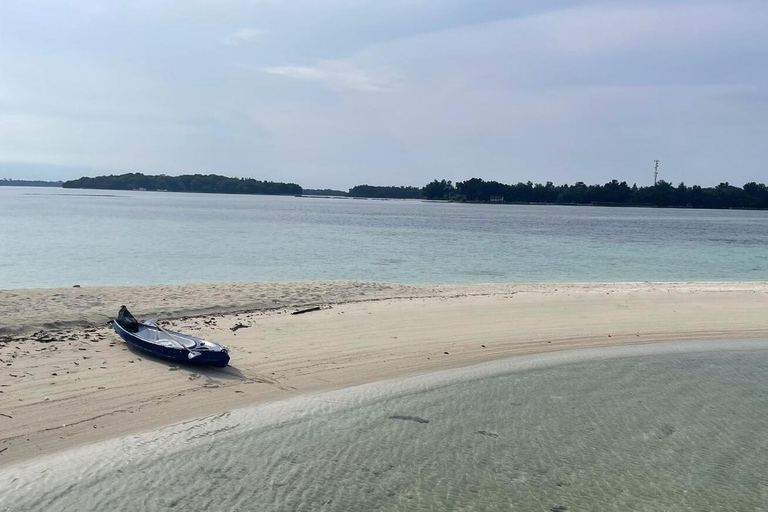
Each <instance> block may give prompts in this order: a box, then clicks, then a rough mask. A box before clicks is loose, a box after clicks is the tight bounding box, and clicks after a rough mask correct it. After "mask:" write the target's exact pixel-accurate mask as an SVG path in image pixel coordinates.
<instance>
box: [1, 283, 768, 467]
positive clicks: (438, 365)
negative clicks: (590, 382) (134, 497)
mask: <svg viewBox="0 0 768 512" xmlns="http://www.w3.org/2000/svg"><path fill="white" fill-rule="evenodd" d="M122 303H126V304H128V305H129V306H131V305H133V304H136V305H137V306H135V307H134V308H133V309H134V312H135V313H136V314H137V316H140V317H142V316H145V315H149V316H153V317H156V316H160V317H161V318H169V319H172V320H170V321H168V322H167V323H166V325H167V326H172V327H174V328H176V329H178V330H181V331H184V332H190V333H193V334H196V335H198V336H202V337H205V338H209V339H212V340H215V341H218V342H220V343H222V344H224V345H225V346H227V347H228V348H229V349H230V353H231V356H232V361H231V362H232V364H231V366H230V367H228V368H226V369H223V370H219V369H203V368H196V367H191V366H178V365H175V364H173V363H169V362H166V361H160V360H156V359H154V358H151V357H148V356H146V355H143V354H141V353H138V352H134V351H132V350H130V349H128V348H127V347H126V346H125V344H124V343H123V342H122V341H121V340H120V338H118V337H117V336H116V335H115V334H114V333H113V332H112V331H111V330H110V329H108V328H106V327H103V326H101V324H103V323H104V322H105V321H106V319H107V317H108V316H109V315H114V314H115V313H116V311H117V308H118V307H119V305H120V304H122ZM315 305H321V306H322V308H323V309H321V310H320V311H314V312H310V313H306V314H303V315H290V314H289V313H290V312H291V311H293V310H294V308H301V307H308V306H315ZM766 313H768V283H762V282H760V283H663V284H656V283H609V284H523V285H472V286H401V285H390V284H371V283H351V282H332V283H266V284H265V283H253V284H218V285H182V286H153V287H136V288H117V287H115V288H71V289H50V290H0V364H2V365H3V368H4V371H3V372H2V373H0V426H2V428H1V429H0V433H1V434H0V465H6V464H9V463H11V462H16V461H20V460H25V459H30V458H32V457H35V456H37V455H43V454H49V453H52V452H56V451H60V450H63V449H66V448H69V447H72V446H76V445H79V444H84V443H90V442H94V441H98V440H103V439H107V438H111V437H115V436H118V435H123V434H129V433H134V432H140V431H144V430H148V429H152V428H156V427H160V426H163V425H168V424H172V423H176V422H179V421H183V420H186V419H190V418H195V417H200V416H204V415H208V414H215V413H219V412H223V411H227V410H230V409H232V408H235V407H240V406H245V405H249V404H253V403H258V402H264V401H273V400H279V399H283V398H287V397H292V396H296V395H299V394H306V393H315V392H320V391H326V390H332V389H340V388H345V387H349V386H352V385H355V384H361V383H365V382H372V381H376V380H380V379H384V378H390V377H398V376H404V375H412V374H419V373H425V372H428V371H431V370H435V369H443V368H455V367H461V366H467V365H470V364H474V363H478V362H483V361H490V360H494V359H499V358H503V357H507V356H512V355H518V354H531V353H538V352H549V351H556V350H564V349H573V348H582V347H589V346H616V345H629V344H638V343H650V342H655V341H667V340H686V339H718V338H720V339H726V338H742V339H743V338H761V337H766V336H768V320H766V318H768V316H766ZM52 319H55V321H53V320H52ZM236 325H242V326H244V327H241V328H239V329H236V330H233V328H234V327H235V326H236Z"/></svg>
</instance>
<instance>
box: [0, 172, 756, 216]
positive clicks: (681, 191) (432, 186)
mask: <svg viewBox="0 0 768 512" xmlns="http://www.w3.org/2000/svg"><path fill="white" fill-rule="evenodd" d="M8 183H13V184H19V185H18V186H59V185H58V184H48V185H29V183H48V182H26V181H20V180H4V181H0V184H8ZM22 184H26V185H22ZM62 186H63V187H64V188H90V189H107V190H152V191H166V192H203V193H219V194H267V195H313V196H328V197H348V198H376V199H426V200H433V201H455V202H469V203H509V204H561V205H593V206H646V207H662V208H715V209H722V208H750V209H763V208H765V209H768V187H766V185H765V184H763V183H755V182H750V183H746V184H745V185H744V186H743V187H737V186H735V185H731V184H730V183H728V182H723V183H720V184H719V185H717V186H715V187H701V186H698V185H693V186H690V187H689V186H687V185H686V184H685V183H680V184H679V185H677V186H674V185H672V184H671V183H668V182H666V181H664V180H659V182H658V183H656V184H655V185H649V186H645V187H638V186H637V185H636V184H634V185H631V186H630V185H629V184H627V182H626V181H621V182H620V181H618V180H611V181H609V182H608V183H605V184H604V185H599V184H597V185H587V184H585V183H584V182H581V181H579V182H576V183H575V184H573V185H568V184H564V185H555V184H553V183H552V182H551V181H548V182H546V183H543V184H542V183H535V184H534V183H532V182H530V181H528V182H526V183H522V182H520V183H517V184H505V183H500V182H498V181H485V180H483V179H481V178H472V179H469V180H466V181H459V182H456V183H453V182H451V181H449V180H434V181H432V182H431V183H428V184H427V185H425V186H424V187H421V188H420V187H412V186H400V187H398V186H374V185H357V186H355V187H352V188H351V189H349V191H348V192H344V191H342V190H334V189H303V188H302V187H301V186H299V185H296V184H295V183H280V182H272V181H260V180H256V179H252V178H230V177H227V176H220V175H217V174H185V175H182V176H165V175H158V176H148V175H144V174H141V173H130V174H121V175H110V176H97V177H94V178H85V177H84V178H80V179H76V180H72V181H67V182H64V183H63V185H62Z"/></svg>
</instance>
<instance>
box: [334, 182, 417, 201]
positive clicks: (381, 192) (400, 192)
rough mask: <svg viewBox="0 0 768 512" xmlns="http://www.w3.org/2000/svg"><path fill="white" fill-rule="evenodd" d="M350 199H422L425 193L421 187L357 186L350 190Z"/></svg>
mask: <svg viewBox="0 0 768 512" xmlns="http://www.w3.org/2000/svg"><path fill="white" fill-rule="evenodd" d="M347 195H348V196H349V197H373V198H387V199H421V198H422V197H423V191H422V189H420V188H419V187H374V186H372V185H357V186H356V187H352V188H351V189H349V193H348V194H347Z"/></svg>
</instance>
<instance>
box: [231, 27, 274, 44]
mask: <svg viewBox="0 0 768 512" xmlns="http://www.w3.org/2000/svg"><path fill="white" fill-rule="evenodd" d="M265 33H266V31H265V30H261V29H258V28H241V29H240V30H238V31H237V32H233V33H232V34H229V35H228V36H227V37H225V38H224V41H222V42H223V43H224V44H226V45H227V46H239V45H241V44H247V43H250V42H251V41H253V40H254V39H256V38H257V37H259V36H262V35H264V34H265Z"/></svg>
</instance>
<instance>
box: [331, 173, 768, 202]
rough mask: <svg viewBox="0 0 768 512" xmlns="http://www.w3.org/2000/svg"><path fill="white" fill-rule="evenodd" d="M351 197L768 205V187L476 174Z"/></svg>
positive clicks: (355, 191) (362, 189) (356, 190)
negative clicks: (519, 179)
mask: <svg viewBox="0 0 768 512" xmlns="http://www.w3.org/2000/svg"><path fill="white" fill-rule="evenodd" d="M328 195H329V194H328ZM346 196H347V197H369V198H386V199H427V200H433V201H456V202H470V203H510V204H563V205H593V206H648V207H663V208H752V209H762V208H768V187H766V185H764V184H762V183H755V182H750V183H747V184H745V185H744V186H743V187H736V186H734V185H731V184H730V183H728V182H724V183H720V184H719V185H717V186H716V187H700V186H698V185H693V186H691V187H689V186H687V185H685V183H680V184H679V185H678V186H676V187H675V186H673V185H672V184H671V183H668V182H666V181H664V180H660V181H659V182H658V183H657V184H656V185H652V186H647V187H638V186H637V185H632V186H630V185H628V184H627V182H625V181H622V182H619V181H618V180H612V181H609V182H608V183H606V184H605V185H587V184H585V183H584V182H581V181H579V182H577V183H575V184H573V185H567V184H566V185H555V184H553V183H552V182H551V181H548V182H546V183H544V184H542V183H536V184H534V183H532V182H530V181H529V182H527V183H517V184H515V185H507V184H505V183H499V182H497V181H485V180H483V179H480V178H472V179H470V180H467V181H460V182H457V183H455V184H454V183H452V182H451V181H448V180H434V181H432V182H431V183H428V184H427V185H425V186H424V187H422V188H418V187H380V186H372V185H358V186H356V187H353V188H351V189H350V190H349V192H348V193H347V194H346Z"/></svg>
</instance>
